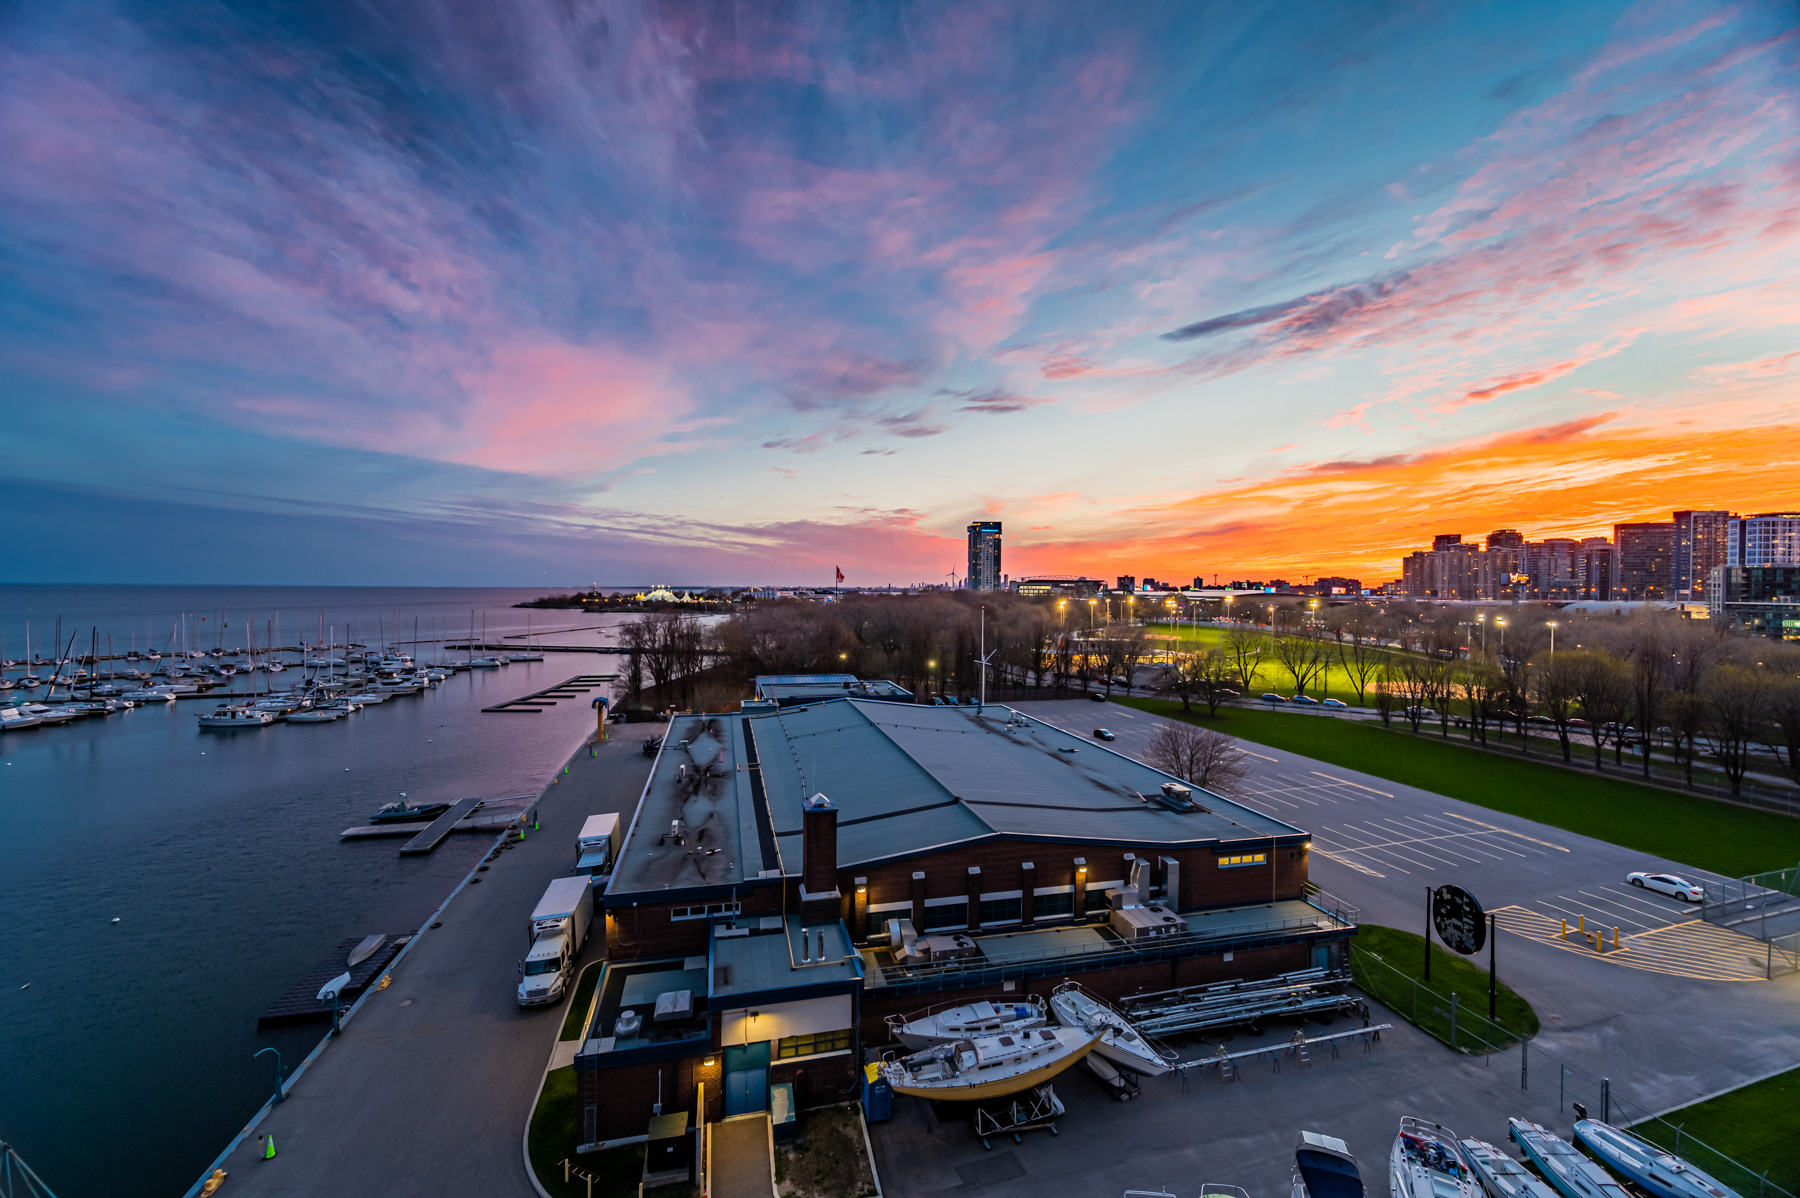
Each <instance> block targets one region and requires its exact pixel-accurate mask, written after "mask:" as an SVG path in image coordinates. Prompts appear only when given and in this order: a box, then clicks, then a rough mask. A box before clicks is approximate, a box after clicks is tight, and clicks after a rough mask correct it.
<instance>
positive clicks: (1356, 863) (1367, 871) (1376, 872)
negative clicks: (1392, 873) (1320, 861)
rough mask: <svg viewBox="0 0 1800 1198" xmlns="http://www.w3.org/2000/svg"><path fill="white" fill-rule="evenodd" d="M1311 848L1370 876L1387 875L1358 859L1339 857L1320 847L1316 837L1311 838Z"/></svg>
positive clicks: (1381, 876) (1382, 876)
mask: <svg viewBox="0 0 1800 1198" xmlns="http://www.w3.org/2000/svg"><path fill="white" fill-rule="evenodd" d="M1313 850H1314V851H1315V852H1317V853H1319V854H1320V855H1321V856H1324V857H1327V858H1329V859H1331V860H1332V861H1335V862H1337V863H1338V864H1339V865H1344V866H1348V867H1349V868H1351V869H1353V870H1355V871H1356V872H1357V873H1359V874H1368V875H1369V876H1370V877H1371V878H1385V877H1387V875H1386V874H1384V873H1382V872H1381V871H1380V870H1378V869H1373V868H1371V867H1370V866H1367V865H1364V864H1363V863H1362V862H1360V861H1352V860H1351V859H1350V858H1348V857H1340V856H1339V855H1338V854H1336V853H1334V852H1332V851H1331V850H1330V849H1322V848H1320V847H1319V842H1318V839H1317V838H1316V837H1315V838H1314V840H1313Z"/></svg>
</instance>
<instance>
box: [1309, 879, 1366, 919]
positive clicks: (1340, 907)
mask: <svg viewBox="0 0 1800 1198" xmlns="http://www.w3.org/2000/svg"><path fill="white" fill-rule="evenodd" d="M1306 901H1307V902H1309V903H1311V904H1312V905H1313V906H1315V907H1318V908H1320V909H1322V910H1325V911H1329V912H1331V914H1333V915H1335V916H1337V917H1338V918H1339V919H1341V920H1343V921H1344V922H1345V923H1360V922H1362V908H1361V907H1358V906H1356V905H1355V904H1353V903H1346V902H1345V901H1344V900H1343V899H1341V898H1339V897H1338V896H1337V895H1335V894H1332V893H1331V892H1329V891H1326V890H1321V889H1319V888H1318V887H1317V886H1315V885H1314V884H1313V883H1311V882H1308V883H1307V884H1306Z"/></svg>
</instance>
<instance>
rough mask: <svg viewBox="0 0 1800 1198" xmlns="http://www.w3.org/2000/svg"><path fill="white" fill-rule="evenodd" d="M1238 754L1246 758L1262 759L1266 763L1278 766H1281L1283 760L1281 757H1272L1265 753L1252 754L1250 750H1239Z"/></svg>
mask: <svg viewBox="0 0 1800 1198" xmlns="http://www.w3.org/2000/svg"><path fill="white" fill-rule="evenodd" d="M1238 752H1240V753H1242V754H1243V755H1244V756H1246V757H1261V758H1262V759H1263V760H1264V761H1273V762H1274V763H1275V764H1277V765H1280V764H1281V758H1279V757H1270V756H1268V755H1267V754H1264V753H1252V752H1251V751H1250V750H1249V749H1245V748H1239V749H1238Z"/></svg>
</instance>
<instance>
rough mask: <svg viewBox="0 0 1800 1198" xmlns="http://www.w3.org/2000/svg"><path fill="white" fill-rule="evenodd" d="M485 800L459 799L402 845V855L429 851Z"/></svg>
mask: <svg viewBox="0 0 1800 1198" xmlns="http://www.w3.org/2000/svg"><path fill="white" fill-rule="evenodd" d="M483 802H484V800H482V799H458V800H457V801H456V802H455V803H453V804H451V806H450V810H448V811H446V812H444V814H442V815H440V816H438V817H437V818H436V819H434V820H432V821H431V822H430V823H429V824H426V825H425V827H424V828H423V829H422V830H421V831H420V832H419V834H418V835H417V836H414V837H413V838H412V839H411V840H409V841H407V842H406V843H405V844H403V845H401V846H400V855H401V856H402V857H409V856H412V855H414V854H416V853H429V852H430V851H431V850H432V849H435V848H437V847H438V845H439V844H441V843H442V842H443V839H444V837H446V836H448V835H450V829H452V828H454V827H456V825H457V824H458V823H460V822H462V819H463V817H464V816H466V815H468V814H469V813H470V812H472V811H474V810H475V808H477V807H479V806H481V804H482V803H483Z"/></svg>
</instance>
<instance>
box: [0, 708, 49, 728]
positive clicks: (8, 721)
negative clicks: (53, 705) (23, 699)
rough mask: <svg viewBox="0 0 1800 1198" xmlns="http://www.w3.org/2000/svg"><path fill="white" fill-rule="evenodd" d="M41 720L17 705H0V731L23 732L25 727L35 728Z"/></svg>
mask: <svg viewBox="0 0 1800 1198" xmlns="http://www.w3.org/2000/svg"><path fill="white" fill-rule="evenodd" d="M43 722H44V721H43V720H41V719H39V718H38V717H37V716H35V715H33V714H31V713H30V712H28V711H21V710H20V709H18V708H17V707H0V732H23V731H24V730H25V729H27V728H36V727H37V726H38V725H39V724H42V723H43Z"/></svg>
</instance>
